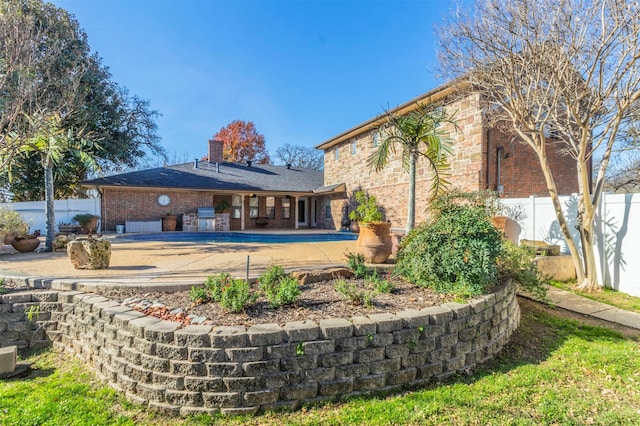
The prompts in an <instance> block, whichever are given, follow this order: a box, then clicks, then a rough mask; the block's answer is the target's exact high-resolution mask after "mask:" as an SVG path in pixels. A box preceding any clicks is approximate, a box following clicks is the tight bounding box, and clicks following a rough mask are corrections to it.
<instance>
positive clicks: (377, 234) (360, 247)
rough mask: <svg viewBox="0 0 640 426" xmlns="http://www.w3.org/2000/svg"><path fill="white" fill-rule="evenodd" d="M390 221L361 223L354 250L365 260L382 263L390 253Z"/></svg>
mask: <svg viewBox="0 0 640 426" xmlns="http://www.w3.org/2000/svg"><path fill="white" fill-rule="evenodd" d="M390 229H391V222H371V223H366V224H365V223H361V224H360V232H359V233H358V241H357V242H356V250H357V251H358V253H360V254H362V255H363V256H364V258H365V261H366V262H369V263H384V262H386V261H387V259H388V258H389V256H390V255H391V247H392V244H391V232H390Z"/></svg>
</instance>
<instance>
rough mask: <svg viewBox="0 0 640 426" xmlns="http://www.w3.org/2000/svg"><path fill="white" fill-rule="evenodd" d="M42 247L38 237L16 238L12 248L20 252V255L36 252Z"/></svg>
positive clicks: (12, 242)
mask: <svg viewBox="0 0 640 426" xmlns="http://www.w3.org/2000/svg"><path fill="white" fill-rule="evenodd" d="M39 245H40V240H39V239H38V238H37V237H34V238H20V237H18V238H15V239H14V240H13V241H11V246H13V248H14V249H16V250H18V251H19V252H20V253H29V252H31V251H34V250H35V249H37V248H38V246H39Z"/></svg>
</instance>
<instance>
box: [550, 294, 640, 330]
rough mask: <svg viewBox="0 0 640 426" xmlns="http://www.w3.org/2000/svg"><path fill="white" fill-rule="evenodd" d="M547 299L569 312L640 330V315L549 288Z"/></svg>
mask: <svg viewBox="0 0 640 426" xmlns="http://www.w3.org/2000/svg"><path fill="white" fill-rule="evenodd" d="M547 297H548V298H549V299H550V300H551V303H552V304H554V305H555V306H558V307H560V308H563V309H566V310H568V311H572V312H577V313H579V314H584V315H589V316H592V317H595V318H599V319H603V320H605V321H609V322H613V323H617V324H620V325H624V326H627V327H632V328H637V329H640V314H637V313H635V312H629V311H625V310H624V309H620V308H616V307H613V306H611V305H607V304H605V303H601V302H596V301H595V300H591V299H587V298H586V297H582V296H578V295H577V294H573V293H571V292H569V291H565V290H560V289H559V288H556V287H549V289H548V291H547Z"/></svg>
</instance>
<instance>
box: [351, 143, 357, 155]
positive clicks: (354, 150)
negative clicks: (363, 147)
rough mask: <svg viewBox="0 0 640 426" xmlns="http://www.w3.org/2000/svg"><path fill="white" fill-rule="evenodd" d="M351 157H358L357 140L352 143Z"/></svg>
mask: <svg viewBox="0 0 640 426" xmlns="http://www.w3.org/2000/svg"><path fill="white" fill-rule="evenodd" d="M351 155H356V140H355V139H354V140H352V141H351Z"/></svg>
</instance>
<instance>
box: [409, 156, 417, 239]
mask: <svg viewBox="0 0 640 426" xmlns="http://www.w3.org/2000/svg"><path fill="white" fill-rule="evenodd" d="M416 157H417V154H414V153H411V154H409V199H408V200H407V201H408V207H407V234H409V232H411V230H412V229H413V226H414V225H415V222H416V159H417V158H416Z"/></svg>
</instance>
